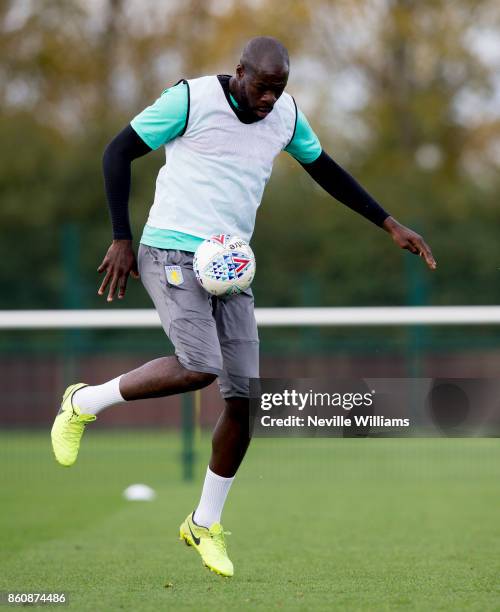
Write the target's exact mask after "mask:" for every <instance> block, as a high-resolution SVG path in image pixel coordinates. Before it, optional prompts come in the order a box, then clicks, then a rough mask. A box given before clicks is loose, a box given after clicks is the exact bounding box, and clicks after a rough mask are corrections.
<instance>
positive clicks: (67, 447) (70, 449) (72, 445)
mask: <svg viewBox="0 0 500 612" xmlns="http://www.w3.org/2000/svg"><path fill="white" fill-rule="evenodd" d="M86 386H87V385H86V384H84V383H77V384H76V385H70V386H69V387H68V388H67V389H66V391H65V392H64V395H63V399H62V404H61V407H60V409H59V412H58V413H57V416H56V418H55V421H54V425H52V431H51V432H50V436H51V438H52V449H53V451H54V455H55V456H56V460H57V461H58V463H60V464H61V465H64V466H65V467H69V466H70V465H73V463H75V461H76V458H77V457H78V450H79V448H80V440H81V439H82V435H83V432H84V431H85V425H87V423H91V422H92V421H95V420H96V416H95V415H94V414H82V413H81V409H80V408H79V407H78V406H74V405H73V395H74V394H75V392H76V391H78V389H81V388H82V387H86Z"/></svg>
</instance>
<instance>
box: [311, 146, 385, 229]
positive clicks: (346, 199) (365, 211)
mask: <svg viewBox="0 0 500 612" xmlns="http://www.w3.org/2000/svg"><path fill="white" fill-rule="evenodd" d="M301 166H302V167H303V168H304V170H305V171H306V172H308V173H309V174H310V175H311V177H312V178H313V179H314V180H315V181H316V182H317V183H318V185H321V187H323V189H324V190H325V191H326V192H328V193H329V194H330V195H331V196H333V197H334V198H335V199H336V200H338V201H339V202H341V203H342V204H345V205H346V206H348V207H349V208H350V209H352V210H354V211H355V212H357V213H359V214H360V215H362V216H363V217H365V218H366V219H368V220H369V221H372V222H373V223H375V225H378V226H382V224H383V222H384V221H385V219H387V217H388V216H389V213H388V212H386V211H385V210H384V209H383V208H382V207H381V206H380V204H379V203H378V202H377V201H376V200H375V199H374V198H372V196H371V195H370V194H369V193H368V192H367V191H365V190H364V189H363V187H361V185H360V184H359V183H358V182H357V181H356V180H355V179H354V178H353V177H352V176H351V175H350V174H349V173H348V172H346V171H345V170H344V169H343V168H342V167H340V166H339V165H338V164H337V163H336V162H335V161H334V160H333V159H332V158H331V157H330V156H329V155H328V153H326V152H325V151H321V154H320V156H319V157H318V158H317V159H316V160H315V161H313V162H312V163H310V164H301Z"/></svg>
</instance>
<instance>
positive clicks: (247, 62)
mask: <svg viewBox="0 0 500 612" xmlns="http://www.w3.org/2000/svg"><path fill="white" fill-rule="evenodd" d="M240 64H241V65H242V66H243V67H244V68H246V69H247V70H251V71H253V72H281V73H283V72H286V73H288V70H289V67H290V59H289V57H288V51H287V50H286V47H285V46H284V45H283V44H282V43H280V41H279V40H277V39H276V38H273V37H272V36H257V37H256V38H252V39H250V40H249V41H248V42H247V44H246V45H245V47H244V49H243V52H242V54H241V60H240Z"/></svg>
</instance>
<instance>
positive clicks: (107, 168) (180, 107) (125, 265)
mask: <svg viewBox="0 0 500 612" xmlns="http://www.w3.org/2000/svg"><path fill="white" fill-rule="evenodd" d="M188 118H189V86H188V84H187V82H185V81H182V82H181V81H179V82H178V83H177V84H176V85H174V86H173V87H169V88H168V89H166V90H165V91H164V92H163V93H162V95H161V96H160V97H159V98H158V99H157V100H156V101H155V102H154V103H153V104H151V106H148V107H147V108H145V109H144V110H143V111H142V112H141V113H139V114H138V115H137V116H136V117H134V119H132V121H131V122H130V125H128V126H127V127H126V128H125V129H124V130H122V131H121V132H120V133H119V134H118V135H117V136H116V137H115V138H114V139H113V140H112V141H111V142H110V143H109V145H108V146H107V147H106V150H105V152H104V157H103V171H104V184H105V187H106V196H107V200H108V207H109V212H110V216H111V225H112V227H113V243H112V244H111V246H110V247H109V249H108V252H107V253H106V256H105V257H104V260H103V262H102V264H101V265H100V266H99V268H98V269H97V270H98V272H99V273H102V272H105V276H104V280H103V281H102V283H101V286H100V287H99V291H98V293H99V295H103V294H104V292H105V291H106V288H107V287H108V285H109V290H108V297H107V301H108V302H112V301H113V298H114V295H115V292H116V290H117V289H118V298H119V299H121V298H123V297H124V296H125V291H126V288H127V280H128V277H129V275H130V274H132V276H133V277H134V278H138V276H139V273H138V270H137V261H136V257H135V253H134V249H133V248H132V231H131V229H130V221H129V215H128V201H129V196H130V181H131V178H130V177H131V168H130V166H131V163H132V161H133V160H134V159H137V158H138V157H142V156H143V155H146V153H149V152H150V151H153V150H155V149H158V148H159V147H161V146H162V145H163V144H165V143H166V142H169V141H170V140H173V139H174V138H177V137H178V136H182V134H183V133H184V131H185V129H186V126H187V122H188Z"/></svg>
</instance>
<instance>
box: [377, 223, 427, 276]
mask: <svg viewBox="0 0 500 612" xmlns="http://www.w3.org/2000/svg"><path fill="white" fill-rule="evenodd" d="M382 227H383V228H384V229H385V231H386V232H389V234H390V235H391V236H392V239H393V240H394V242H395V243H396V244H397V245H399V246H400V247H401V248H402V249H406V250H407V251H410V253H413V254H414V255H420V257H423V258H424V259H425V263H426V264H427V266H428V267H429V268H430V269H431V270H435V269H436V265H437V264H436V260H435V259H434V256H433V254H432V251H431V249H430V247H429V245H428V244H427V243H426V242H425V240H424V239H423V238H422V236H420V235H419V234H417V233H416V232H414V231H413V230H411V229H409V228H408V227H405V226H404V225H401V223H399V222H398V221H396V219H394V218H393V217H387V219H386V220H385V221H384V223H383V226H382Z"/></svg>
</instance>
